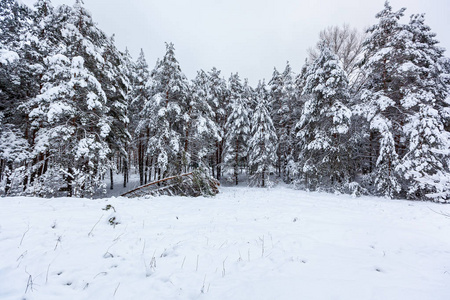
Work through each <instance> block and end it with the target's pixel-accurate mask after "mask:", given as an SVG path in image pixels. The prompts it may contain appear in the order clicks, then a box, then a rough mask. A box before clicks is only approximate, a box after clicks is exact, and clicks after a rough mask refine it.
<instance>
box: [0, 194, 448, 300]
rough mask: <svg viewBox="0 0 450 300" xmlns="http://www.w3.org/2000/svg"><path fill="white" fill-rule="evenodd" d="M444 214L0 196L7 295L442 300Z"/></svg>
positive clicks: (238, 198) (317, 198) (368, 203)
mask: <svg viewBox="0 0 450 300" xmlns="http://www.w3.org/2000/svg"><path fill="white" fill-rule="evenodd" d="M108 204H109V205H112V206H113V207H114V209H115V210H116V212H115V213H114V211H113V210H112V209H110V210H107V211H106V210H103V209H104V208H105V207H106V206H107V205H108ZM439 213H444V214H450V206H445V205H439V204H435V203H429V202H410V201H393V200H386V199H380V198H375V197H361V198H356V199H353V198H351V197H349V196H347V195H339V196H338V195H330V194H324V193H307V192H303V191H295V190H291V189H288V188H284V187H277V188H274V189H270V190H267V189H256V188H245V187H222V188H221V193H220V194H219V195H217V196H216V197H215V198H183V197H158V198H150V199H126V198H108V199H100V200H88V199H71V198H59V199H38V198H23V197H16V198H1V199H0V299H358V300H359V299H383V300H385V299H409V300H411V299H433V300H439V299H442V300H444V299H445V300H447V299H449V297H450V218H449V217H446V216H444V215H442V214H439ZM111 217H116V219H115V220H116V221H118V222H120V224H117V225H116V226H112V225H110V223H109V221H108V220H109V219H110V218H111Z"/></svg>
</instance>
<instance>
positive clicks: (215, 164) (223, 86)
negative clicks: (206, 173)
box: [208, 68, 229, 180]
mask: <svg viewBox="0 0 450 300" xmlns="http://www.w3.org/2000/svg"><path fill="white" fill-rule="evenodd" d="M208 81H209V83H208V90H209V92H208V103H209V106H210V107H211V109H212V110H213V112H214V122H215V124H216V127H217V130H218V135H219V139H217V140H216V145H215V152H214V154H213V155H212V156H211V158H210V161H211V167H212V173H213V176H215V177H216V178H217V179H218V180H220V178H221V176H222V163H223V151H224V148H225V124H226V122H227V118H228V115H229V112H228V107H229V91H228V89H227V83H226V80H225V79H224V78H222V77H221V76H220V70H217V69H216V68H212V70H211V71H209V72H208Z"/></svg>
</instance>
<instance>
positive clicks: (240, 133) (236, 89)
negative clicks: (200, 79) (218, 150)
mask: <svg viewBox="0 0 450 300" xmlns="http://www.w3.org/2000/svg"><path fill="white" fill-rule="evenodd" d="M229 85H230V87H229V89H230V115H229V116H228V120H227V123H226V125H225V131H226V137H225V139H226V147H225V159H224V161H225V164H226V165H227V167H228V168H230V169H231V170H232V172H233V175H232V177H233V179H234V182H235V184H236V185H237V184H238V183H239V179H238V177H239V169H240V168H243V167H244V166H245V165H246V160H247V155H248V135H249V134H250V119H249V111H248V99H246V98H244V97H243V94H244V89H243V86H242V83H241V80H240V78H239V75H238V74H232V75H231V77H230V80H229Z"/></svg>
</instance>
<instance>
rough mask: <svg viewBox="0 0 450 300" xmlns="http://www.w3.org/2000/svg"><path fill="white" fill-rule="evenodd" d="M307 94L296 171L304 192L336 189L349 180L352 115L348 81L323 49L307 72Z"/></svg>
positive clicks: (337, 63) (334, 57) (328, 52)
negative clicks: (300, 178) (299, 175)
mask: <svg viewBox="0 0 450 300" xmlns="http://www.w3.org/2000/svg"><path fill="white" fill-rule="evenodd" d="M303 93H304V94H309V95H310V98H309V100H307V101H306V103H305V105H304V107H303V111H302V115H301V118H300V120H299V122H298V123H297V125H296V126H297V128H298V133H297V137H298V139H299V140H298V142H299V144H298V146H299V152H300V153H299V157H298V167H299V169H300V174H301V176H302V177H303V179H304V181H305V185H306V188H308V189H316V188H318V187H324V188H330V189H331V190H336V189H339V188H340V187H341V186H342V185H343V184H345V183H346V182H348V180H349V172H348V167H347V166H348V163H349V159H350V158H349V149H348V145H347V140H348V131H349V126H350V118H351V116H352V113H351V111H350V110H349V109H348V107H347V103H348V101H349V93H348V80H347V76H346V73H345V72H344V70H343V69H342V67H341V65H340V62H339V59H338V57H337V56H336V55H335V54H333V53H332V52H331V51H330V49H329V48H328V47H327V46H326V45H322V46H321V48H320V55H319V57H318V58H317V59H316V60H315V61H314V62H313V63H312V65H311V66H310V68H309V69H308V73H307V76H306V83H305V87H304V90H303Z"/></svg>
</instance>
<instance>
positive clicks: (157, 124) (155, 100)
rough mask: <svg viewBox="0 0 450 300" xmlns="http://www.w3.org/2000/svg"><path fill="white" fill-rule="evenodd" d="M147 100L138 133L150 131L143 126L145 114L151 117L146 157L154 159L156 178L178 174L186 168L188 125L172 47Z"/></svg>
mask: <svg viewBox="0 0 450 300" xmlns="http://www.w3.org/2000/svg"><path fill="white" fill-rule="evenodd" d="M149 88H150V97H151V99H150V100H149V101H148V102H147V104H146V107H145V108H144V110H143V114H144V115H142V116H141V120H142V122H143V124H142V126H139V128H140V130H144V129H145V128H149V126H148V125H145V123H146V122H147V124H148V121H147V120H146V119H145V118H149V117H150V115H145V114H148V113H152V114H154V120H153V121H152V122H151V128H149V129H150V132H151V134H150V135H151V137H150V140H149V142H148V153H150V154H151V155H153V156H155V157H156V167H157V168H158V174H159V175H160V176H165V175H168V174H179V173H180V172H182V171H183V170H184V169H185V168H186V166H187V165H188V161H189V159H190V158H189V157H188V153H186V148H187V147H188V136H187V132H186V129H187V123H188V122H189V119H190V116H189V87H188V83H187V79H186V76H185V75H184V74H183V73H182V71H181V68H180V65H179V63H178V61H177V60H176V58H175V53H174V46H173V44H172V43H170V44H166V54H165V56H164V58H163V59H162V60H160V61H158V62H157V65H156V67H155V69H154V70H153V71H152V73H151V80H150V83H149Z"/></svg>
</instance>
